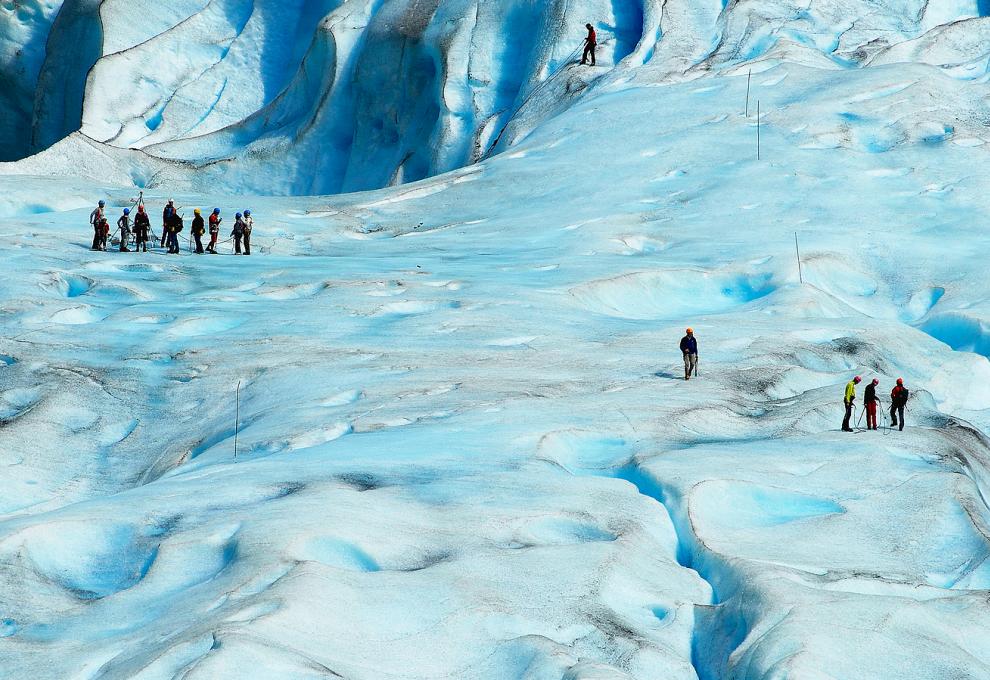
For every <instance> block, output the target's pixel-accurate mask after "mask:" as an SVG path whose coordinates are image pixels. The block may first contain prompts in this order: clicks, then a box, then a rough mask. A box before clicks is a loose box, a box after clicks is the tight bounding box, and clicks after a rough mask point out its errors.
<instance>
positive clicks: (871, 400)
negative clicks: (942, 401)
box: [680, 328, 909, 432]
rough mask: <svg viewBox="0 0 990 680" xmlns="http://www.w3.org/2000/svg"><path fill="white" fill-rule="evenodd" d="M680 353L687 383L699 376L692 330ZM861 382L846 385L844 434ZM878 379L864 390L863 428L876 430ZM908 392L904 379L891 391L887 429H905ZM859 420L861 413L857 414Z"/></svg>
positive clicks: (851, 415)
mask: <svg viewBox="0 0 990 680" xmlns="http://www.w3.org/2000/svg"><path fill="white" fill-rule="evenodd" d="M680 349H681V354H682V355H683V358H684V379H685V380H690V379H691V377H692V376H697V375H698V339H697V338H695V337H694V329H693V328H688V329H686V330H685V332H684V337H683V338H681V344H680ZM862 381H863V379H862V378H861V377H860V376H858V375H857V376H856V377H855V378H853V379H852V380H850V381H849V383H848V384H847V385H846V390H845V394H844V395H843V399H842V403H843V405H844V406H845V409H846V413H845V417H844V418H843V419H842V431H843V432H855V430H854V429H853V427H852V424H851V423H852V417H853V411H854V410H855V401H856V385H858V384H860V383H861V382H862ZM879 385H880V379H879V378H874V379H873V380H872V381H871V382H870V384H869V385H867V386H866V389H865V390H864V391H863V402H864V412H865V413H866V429H867V430H877V429H879V427H878V426H877V410H878V408H879V406H880V398H879V397H878V396H877V387H878V386H879ZM908 396H909V392H908V389H907V388H906V387H905V386H904V379H903V378H898V379H897V383H896V384H895V385H894V389H892V390H891V391H890V426H891V427H892V428H893V427H896V428H898V429H899V430H903V429H904V407H905V406H907V401H908ZM860 417H862V414H861V415H860Z"/></svg>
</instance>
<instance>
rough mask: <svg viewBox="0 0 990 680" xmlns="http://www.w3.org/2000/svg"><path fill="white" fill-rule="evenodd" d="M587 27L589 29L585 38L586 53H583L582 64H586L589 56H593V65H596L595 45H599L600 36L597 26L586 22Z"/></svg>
mask: <svg viewBox="0 0 990 680" xmlns="http://www.w3.org/2000/svg"><path fill="white" fill-rule="evenodd" d="M584 27H585V28H587V29H588V37H587V38H585V39H584V54H583V55H581V64H582V65H583V64H585V63H587V61H588V57H589V56H590V57H591V65H592V66H594V65H595V47H596V46H597V45H598V36H597V35H596V34H595V27H594V26H592V25H591V24H585V25H584Z"/></svg>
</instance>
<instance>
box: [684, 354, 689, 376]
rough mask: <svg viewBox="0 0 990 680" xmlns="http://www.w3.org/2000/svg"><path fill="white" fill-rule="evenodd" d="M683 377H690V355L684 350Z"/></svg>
mask: <svg viewBox="0 0 990 680" xmlns="http://www.w3.org/2000/svg"><path fill="white" fill-rule="evenodd" d="M684 379H685V380H690V379H691V355H690V354H688V353H687V352H684Z"/></svg>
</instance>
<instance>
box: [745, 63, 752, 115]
mask: <svg viewBox="0 0 990 680" xmlns="http://www.w3.org/2000/svg"><path fill="white" fill-rule="evenodd" d="M752 81H753V69H749V75H748V76H746V117H747V118H749V85H750V83H751V82H752Z"/></svg>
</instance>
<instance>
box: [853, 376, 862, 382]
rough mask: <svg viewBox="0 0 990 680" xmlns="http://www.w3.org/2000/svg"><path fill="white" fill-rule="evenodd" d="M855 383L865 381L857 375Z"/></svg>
mask: <svg viewBox="0 0 990 680" xmlns="http://www.w3.org/2000/svg"><path fill="white" fill-rule="evenodd" d="M853 382H854V383H858V382H863V379H862V378H860V377H859V376H858V375H857V376H856V377H855V378H853Z"/></svg>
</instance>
